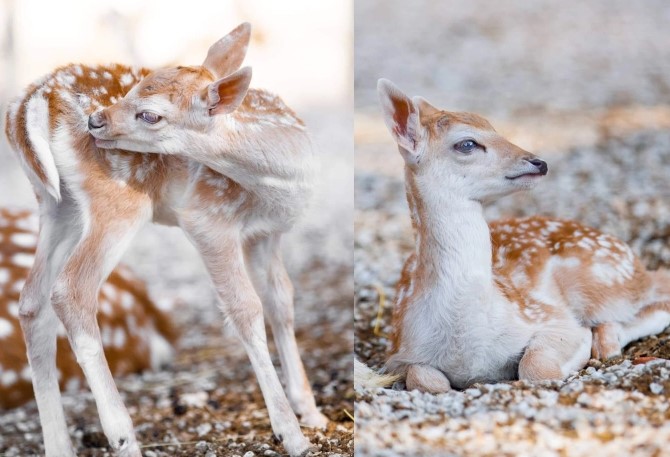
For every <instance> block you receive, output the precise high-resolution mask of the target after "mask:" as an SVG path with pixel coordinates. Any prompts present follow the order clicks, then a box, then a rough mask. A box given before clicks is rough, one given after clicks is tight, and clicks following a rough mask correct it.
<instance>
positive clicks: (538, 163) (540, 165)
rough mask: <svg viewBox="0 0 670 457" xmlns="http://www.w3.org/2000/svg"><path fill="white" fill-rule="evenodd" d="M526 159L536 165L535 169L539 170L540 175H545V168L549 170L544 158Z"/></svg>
mask: <svg viewBox="0 0 670 457" xmlns="http://www.w3.org/2000/svg"><path fill="white" fill-rule="evenodd" d="M526 161H528V162H530V163H532V164H533V165H535V166H536V167H537V169H538V170H539V171H540V174H541V175H546V174H547V170H549V168H548V167H547V162H545V161H544V160H540V159H538V158H533V159H526Z"/></svg>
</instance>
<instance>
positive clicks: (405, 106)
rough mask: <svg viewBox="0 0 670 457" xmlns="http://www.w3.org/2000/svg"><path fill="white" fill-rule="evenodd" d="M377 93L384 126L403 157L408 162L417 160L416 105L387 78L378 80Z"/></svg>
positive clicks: (419, 129)
mask: <svg viewBox="0 0 670 457" xmlns="http://www.w3.org/2000/svg"><path fill="white" fill-rule="evenodd" d="M377 94H378V95H379V103H380V104H381V107H382V114H383V116H384V122H385V123H386V127H388V129H389V131H390V132H391V135H392V136H393V139H395V141H396V143H398V146H400V148H401V149H400V152H401V153H402V155H403V158H404V159H405V161H407V162H410V163H416V162H418V158H419V157H418V155H419V148H418V145H419V140H420V139H421V138H420V133H421V123H420V122H419V111H418V109H417V107H416V106H415V105H414V103H413V102H412V100H411V99H410V98H409V97H408V96H407V95H405V94H404V93H402V91H401V90H400V89H398V88H397V87H396V86H395V85H394V84H393V83H392V82H391V81H389V80H388V79H380V80H379V82H378V83H377Z"/></svg>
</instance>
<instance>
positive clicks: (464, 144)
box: [454, 140, 481, 154]
mask: <svg viewBox="0 0 670 457" xmlns="http://www.w3.org/2000/svg"><path fill="white" fill-rule="evenodd" d="M480 147H481V146H480V145H479V143H477V142H475V141H474V140H463V141H459V142H458V143H456V144H455V145H454V149H455V150H457V151H458V152H460V153H462V154H469V153H471V152H472V151H474V150H475V149H477V148H480Z"/></svg>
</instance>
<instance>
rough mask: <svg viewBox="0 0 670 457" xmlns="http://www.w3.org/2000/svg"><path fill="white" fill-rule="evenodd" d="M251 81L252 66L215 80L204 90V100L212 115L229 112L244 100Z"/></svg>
mask: <svg viewBox="0 0 670 457" xmlns="http://www.w3.org/2000/svg"><path fill="white" fill-rule="evenodd" d="M250 82H251V68H250V67H244V68H242V69H241V70H238V71H236V72H235V73H233V74H232V75H230V76H226V77H225V78H222V79H219V80H218V81H214V82H213V83H211V84H210V85H209V86H207V87H206V88H205V89H204V90H205V93H204V94H203V95H204V97H203V98H204V100H205V103H206V104H207V109H208V110H209V114H210V115H211V116H213V115H215V114H228V113H232V112H233V111H235V109H237V107H238V106H240V104H241V103H242V100H244V97H245V96H246V95H247V90H248V89H249V83H250Z"/></svg>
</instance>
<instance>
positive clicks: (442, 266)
mask: <svg viewBox="0 0 670 457" xmlns="http://www.w3.org/2000/svg"><path fill="white" fill-rule="evenodd" d="M406 183H407V200H408V203H409V206H410V210H411V214H412V225H413V226H414V232H415V242H416V254H417V270H416V272H417V275H418V278H420V281H421V282H423V283H424V284H426V285H427V286H428V287H438V288H440V289H443V290H444V292H445V293H446V294H447V295H448V296H449V298H451V299H453V300H455V301H462V300H463V299H467V298H469V297H470V295H471V294H472V293H477V294H480V293H482V292H484V291H486V290H489V286H490V285H491V284H492V282H493V275H492V263H491V252H492V248H491V234H490V231H489V227H488V224H487V223H486V220H485V219H484V213H483V209H482V205H481V203H479V202H476V201H473V200H469V199H466V198H462V197H458V196H455V195H448V194H447V195H445V194H444V193H442V192H440V193H436V192H430V189H427V188H426V187H427V186H425V185H422V183H421V181H420V179H417V178H416V177H415V176H414V175H413V174H412V173H411V172H410V171H407V172H406ZM472 298H474V297H472Z"/></svg>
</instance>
